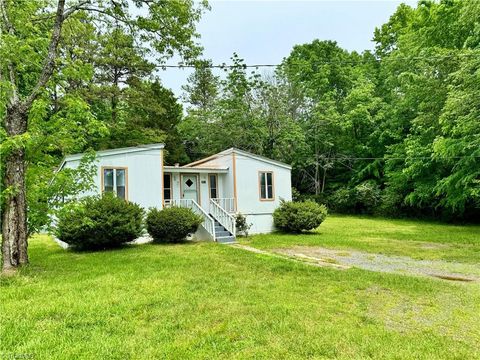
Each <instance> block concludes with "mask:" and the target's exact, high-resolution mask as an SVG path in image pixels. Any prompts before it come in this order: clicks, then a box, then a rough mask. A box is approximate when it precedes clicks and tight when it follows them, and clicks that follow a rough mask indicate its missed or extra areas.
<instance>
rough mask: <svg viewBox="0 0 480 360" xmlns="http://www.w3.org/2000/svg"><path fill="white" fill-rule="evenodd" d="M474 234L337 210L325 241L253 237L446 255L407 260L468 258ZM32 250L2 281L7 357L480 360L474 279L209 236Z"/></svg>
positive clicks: (478, 293)
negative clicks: (302, 259) (336, 260)
mask: <svg viewBox="0 0 480 360" xmlns="http://www.w3.org/2000/svg"><path fill="white" fill-rule="evenodd" d="M378 221H380V223H378ZM382 224H383V225H382ZM381 232H383V235H382V233H381ZM436 232H438V234H437V235H434V234H435V233H436ZM475 232H477V233H478V228H472V227H456V228H451V227H448V226H439V225H434V224H425V223H418V224H416V223H415V222H401V221H400V222H390V221H384V220H370V219H360V218H349V217H330V218H329V219H328V220H327V221H326V222H325V224H323V225H322V227H321V230H320V233H319V234H318V235H300V236H296V237H287V236H278V235H269V236H259V237H254V238H253V240H248V241H247V242H248V243H249V244H254V245H255V246H259V247H264V248H266V247H269V246H276V247H278V246H279V245H281V244H291V243H296V242H298V243H302V244H317V245H318V244H321V245H322V246H323V245H325V246H326V245H328V246H332V247H344V246H345V247H347V246H355V248H359V249H364V250H365V249H369V248H370V247H373V248H374V249H375V251H385V252H390V253H408V252H409V251H410V250H409V249H417V248H416V247H413V245H412V244H414V243H415V242H417V241H431V242H437V243H448V244H450V245H452V244H453V245H454V246H453V250H452V254H446V253H445V254H441V253H439V252H438V251H440V250H439V249H430V250H428V249H425V250H424V251H423V252H422V251H419V252H418V253H417V250H415V254H410V255H412V256H428V257H440V258H452V259H457V260H462V261H466V262H473V261H475V258H477V259H478V254H479V252H478V251H479V250H478V249H479V246H478V245H476V244H475V237H474V234H473V233H475ZM455 233H456V234H457V235H458V236H456V235H455ZM421 234H423V237H422V236H420V235H421ZM272 237H274V238H275V239H276V240H275V241H274V242H275V244H271V243H272V240H271V239H272ZM269 239H270V240H269ZM368 239H372V240H368ZM390 240H393V241H391V243H390V244H389V241H390ZM400 242H403V243H404V245H403V246H402V244H399V243H400ZM462 249H463V250H462ZM30 255H31V265H30V266H29V267H28V268H26V269H24V270H22V271H21V273H20V274H18V275H16V276H14V277H11V278H2V279H1V289H0V290H1V292H0V304H1V311H0V325H1V326H0V336H1V340H0V355H1V356H0V358H2V356H3V357H5V358H9V357H13V356H15V355H17V356H30V357H32V358H35V359H82V358H84V359H128V358H134V359H155V358H172V359H184V358H204V359H212V358H221V359H225V358H255V359H258V358H264V359H280V358H282V359H283V358H302V359H303V358H358V359H365V358H379V359H380V358H381V359H384V358H424V359H434V358H458V359H466V358H478V357H480V343H479V340H480V285H479V284H477V283H456V282H448V281H444V280H438V279H428V278H417V277H409V276H404V275H392V274H380V273H374V272H369V271H363V270H358V269H349V270H345V271H341V270H335V269H330V268H317V267H313V266H307V265H304V264H302V263H298V262H294V261H290V260H285V259H279V258H274V257H269V256H267V255H259V254H253V253H251V252H247V251H244V250H241V249H235V248H232V247H229V246H226V245H218V244H214V243H191V244H180V245H168V246H161V245H148V244H147V245H139V246H132V247H129V248H124V249H120V250H114V251H108V252H97V253H73V252H70V251H65V250H62V249H60V248H59V247H58V246H57V245H56V244H55V243H54V242H53V241H52V240H51V239H49V238H48V237H46V236H43V237H37V238H35V239H33V240H32V241H31V244H30Z"/></svg>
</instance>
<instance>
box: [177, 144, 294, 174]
mask: <svg viewBox="0 0 480 360" xmlns="http://www.w3.org/2000/svg"><path fill="white" fill-rule="evenodd" d="M231 153H236V154H241V155H244V156H247V157H250V158H254V159H257V160H260V161H264V162H267V163H271V164H274V165H277V166H280V167H283V168H287V169H290V170H291V169H292V166H291V165H288V164H286V163H283V162H281V161H278V160H273V159H270V158H267V157H265V156H262V155H257V154H254V153H251V152H248V151H245V150H241V149H237V148H234V147H231V148H229V149H226V150H223V151H221V152H219V153H216V154H213V155H210V156H208V157H206V158H203V159H200V160H196V161H193V162H191V163H188V164H186V165H183V166H182V167H188V168H192V167H195V166H197V165H200V164H203V163H205V162H207V161H210V160H213V159H217V158H219V157H221V156H224V155H229V154H231Z"/></svg>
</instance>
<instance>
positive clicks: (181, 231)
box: [147, 206, 203, 243]
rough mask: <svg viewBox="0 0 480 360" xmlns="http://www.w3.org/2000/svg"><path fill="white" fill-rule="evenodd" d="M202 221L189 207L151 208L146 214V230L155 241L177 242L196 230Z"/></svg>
mask: <svg viewBox="0 0 480 360" xmlns="http://www.w3.org/2000/svg"><path fill="white" fill-rule="evenodd" d="M202 222H203V219H202V217H201V216H199V215H197V214H195V213H194V212H193V211H192V210H191V209H189V208H183V207H176V206H172V207H168V208H165V209H163V210H158V209H155V208H153V209H150V211H149V212H148V214H147V231H148V233H149V234H150V236H151V237H152V238H153V241H154V242H156V243H170V242H178V241H182V240H185V238H186V237H187V235H189V234H193V233H194V232H195V231H197V229H198V227H199V226H200V224H201V223H202Z"/></svg>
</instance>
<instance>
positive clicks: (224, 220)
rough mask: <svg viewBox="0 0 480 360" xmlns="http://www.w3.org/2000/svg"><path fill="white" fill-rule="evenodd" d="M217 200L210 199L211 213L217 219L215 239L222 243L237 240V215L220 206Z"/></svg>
mask: <svg viewBox="0 0 480 360" xmlns="http://www.w3.org/2000/svg"><path fill="white" fill-rule="evenodd" d="M216 200H217V199H211V200H210V215H211V216H212V218H213V219H214V220H215V239H216V241H218V242H221V243H232V242H235V234H236V220H235V216H233V215H232V214H230V213H229V212H228V211H227V210H225V209H224V208H223V207H222V206H220V204H219V203H218V202H217V201H216Z"/></svg>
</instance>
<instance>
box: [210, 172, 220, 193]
mask: <svg viewBox="0 0 480 360" xmlns="http://www.w3.org/2000/svg"><path fill="white" fill-rule="evenodd" d="M210 176H215V192H216V193H217V197H216V198H212V186H211V182H210ZM218 190H219V189H218V174H208V198H209V199H218V198H219V196H218V195H219V191H218Z"/></svg>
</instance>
